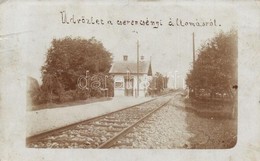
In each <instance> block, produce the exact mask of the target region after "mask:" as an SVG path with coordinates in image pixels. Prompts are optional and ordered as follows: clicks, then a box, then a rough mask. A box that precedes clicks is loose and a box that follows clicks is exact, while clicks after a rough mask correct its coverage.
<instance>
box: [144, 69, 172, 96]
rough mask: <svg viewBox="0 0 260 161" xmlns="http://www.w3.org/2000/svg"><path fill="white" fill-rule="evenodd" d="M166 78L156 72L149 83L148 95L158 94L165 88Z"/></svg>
mask: <svg viewBox="0 0 260 161" xmlns="http://www.w3.org/2000/svg"><path fill="white" fill-rule="evenodd" d="M167 82H168V78H167V77H165V76H163V75H162V74H161V73H159V72H156V73H155V76H154V77H153V79H152V80H151V81H150V85H149V87H148V93H150V94H152V93H153V94H160V93H161V92H162V91H163V90H164V88H167Z"/></svg>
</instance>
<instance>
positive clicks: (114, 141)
mask: <svg viewBox="0 0 260 161" xmlns="http://www.w3.org/2000/svg"><path fill="white" fill-rule="evenodd" d="M171 99H172V94H171V96H169V95H165V96H161V97H158V98H157V99H154V100H151V101H148V102H146V103H143V104H139V105H136V106H132V107H129V108H126V109H123V110H119V111H115V112H113V113H109V114H105V115H102V116H99V117H96V118H93V119H89V120H86V121H82V122H79V123H75V124H72V125H69V126H66V127H63V128H60V129H56V130H52V131H49V132H46V133H42V134H39V135H36V136H32V137H29V138H27V140H26V142H27V147H29V148H111V147H112V148H113V147H116V146H122V144H125V145H126V146H131V145H128V144H130V143H129V142H122V141H120V140H122V138H124V137H129V135H128V136H126V135H127V134H128V133H130V132H131V131H132V130H133V129H135V127H136V126H137V125H138V124H140V123H142V122H144V121H145V120H147V118H149V116H151V115H152V114H154V113H155V112H156V111H158V110H159V109H160V108H162V107H164V106H165V105H167V104H168V102H169V101H170V100H171ZM126 139H127V140H129V138H126Z"/></svg>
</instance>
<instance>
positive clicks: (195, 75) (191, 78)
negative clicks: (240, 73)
mask: <svg viewBox="0 0 260 161" xmlns="http://www.w3.org/2000/svg"><path fill="white" fill-rule="evenodd" d="M186 84H187V86H188V87H189V88H190V90H191V91H195V93H194V94H195V95H198V94H199V93H200V92H202V93H206V94H207V93H209V95H210V97H211V98H213V97H216V95H217V94H220V95H223V94H224V93H225V94H228V96H230V97H233V93H232V90H231V88H232V86H233V85H236V84H237V32H236V31H235V30H231V31H229V32H227V33H223V32H220V33H219V34H217V35H216V36H215V37H214V38H213V39H211V40H209V41H208V43H206V44H204V45H202V46H201V48H200V49H199V54H198V57H197V60H196V61H195V64H194V66H193V68H192V69H191V71H190V73H189V74H188V75H187V79H186Z"/></svg>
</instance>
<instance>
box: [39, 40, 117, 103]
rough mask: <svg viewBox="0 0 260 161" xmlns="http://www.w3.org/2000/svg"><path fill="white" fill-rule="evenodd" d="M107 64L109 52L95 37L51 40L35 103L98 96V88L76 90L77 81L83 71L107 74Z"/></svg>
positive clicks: (109, 60)
mask: <svg viewBox="0 0 260 161" xmlns="http://www.w3.org/2000/svg"><path fill="white" fill-rule="evenodd" d="M111 63H112V54H111V53H110V52H108V51H107V50H106V49H105V48H104V46H103V44H102V43H101V42H99V41H97V40H96V39H95V38H91V39H89V40H86V39H81V38H70V37H65V38H63V39H53V41H52V44H51V47H50V48H49V50H48V52H47V55H46V61H45V64H44V65H43V66H42V68H41V72H42V86H41V91H40V92H39V94H38V95H37V98H38V100H37V101H38V103H47V102H57V103H59V102H67V101H72V100H84V99H87V98H89V97H91V96H96V95H98V96H99V95H100V96H101V94H100V92H99V91H98V90H99V89H97V91H95V92H94V90H91V91H90V90H84V89H79V88H78V86H77V80H78V78H79V77H80V76H84V75H86V71H88V76H91V75H94V74H97V73H102V74H108V71H109V69H110V67H111ZM110 84H111V83H110ZM37 101H36V102H37Z"/></svg>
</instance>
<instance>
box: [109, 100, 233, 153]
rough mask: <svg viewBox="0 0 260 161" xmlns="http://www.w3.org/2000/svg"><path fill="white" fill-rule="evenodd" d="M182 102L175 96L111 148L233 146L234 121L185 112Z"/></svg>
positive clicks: (210, 147)
mask: <svg viewBox="0 0 260 161" xmlns="http://www.w3.org/2000/svg"><path fill="white" fill-rule="evenodd" d="M183 99H184V98H183V97H181V96H180V95H178V96H176V97H175V99H173V100H172V101H171V102H170V103H169V104H168V105H167V106H165V107H163V108H162V109H160V110H159V111H157V112H156V113H154V114H153V115H152V116H151V117H149V118H148V119H147V120H145V121H144V122H143V123H141V124H139V125H138V126H137V127H135V128H133V130H132V131H131V132H130V133H128V134H127V135H126V136H125V137H122V138H120V139H119V140H118V141H117V142H116V143H115V145H114V146H113V147H111V148H126V149H129V148H144V149H172V148H198V149H222V148H231V147H233V146H234V145H235V143H236V136H237V135H236V134H237V133H236V128H237V125H236V120H234V119H215V118H202V117H199V116H198V115H196V114H195V113H192V112H188V111H186V110H185V104H184V102H183Z"/></svg>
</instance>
